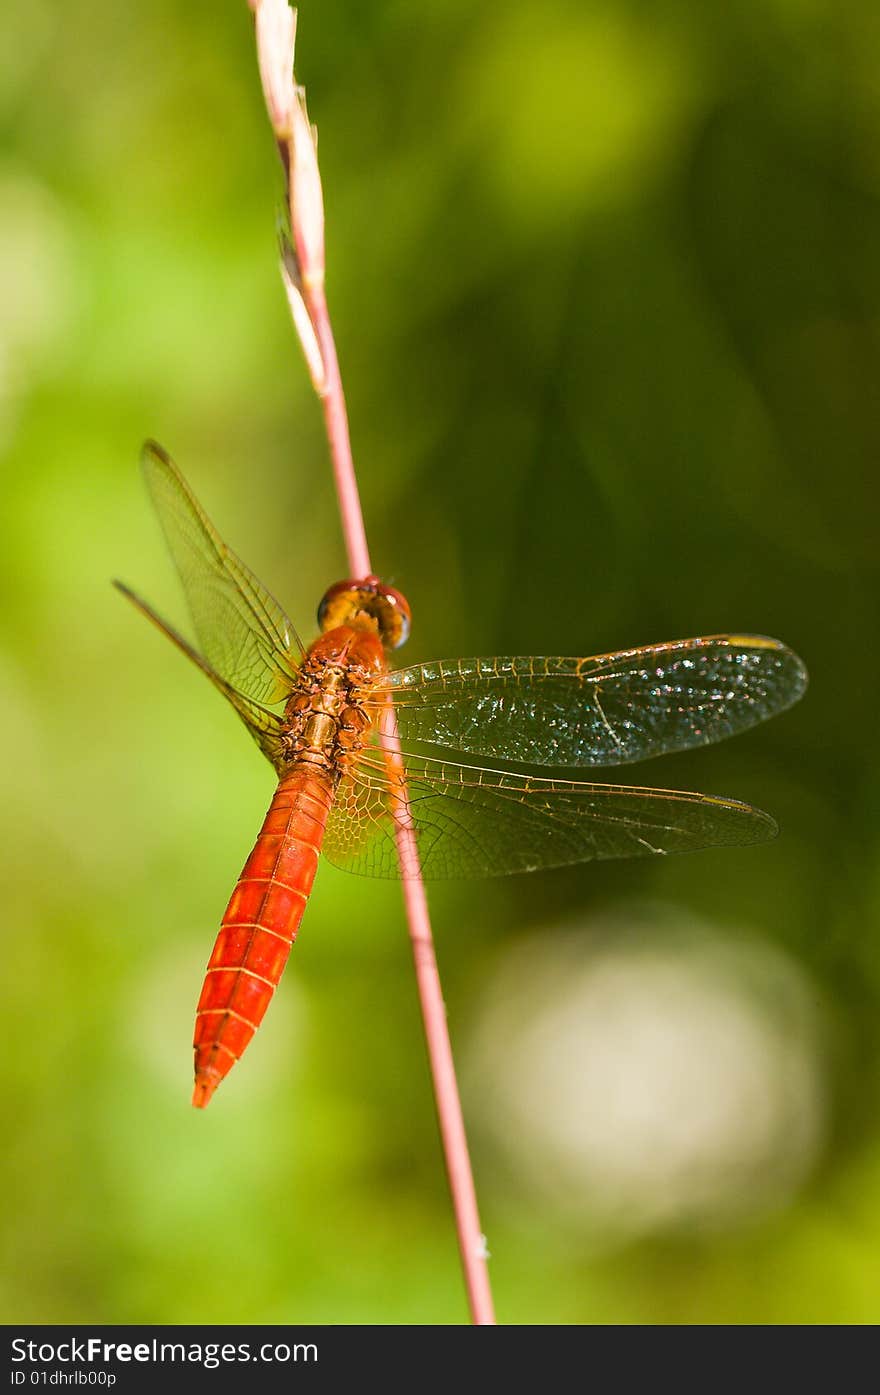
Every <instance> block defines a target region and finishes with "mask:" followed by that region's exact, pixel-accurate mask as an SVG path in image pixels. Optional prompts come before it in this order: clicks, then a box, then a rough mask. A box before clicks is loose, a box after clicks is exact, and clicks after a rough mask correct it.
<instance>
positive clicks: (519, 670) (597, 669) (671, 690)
mask: <svg viewBox="0 0 880 1395" xmlns="http://www.w3.org/2000/svg"><path fill="white" fill-rule="evenodd" d="M389 683H390V695H391V697H392V698H393V700H394V707H395V711H396V713H397V721H398V726H399V729H400V734H401V737H402V739H403V740H404V741H405V742H407V743H410V742H428V743H429V744H433V745H438V746H450V747H454V748H455V749H456V750H458V751H463V752H466V753H467V754H469V755H478V756H490V757H494V758H496V759H500V760H511V761H525V762H527V763H528V764H531V765H556V766H592V765H623V764H626V763H627V762H629V761H637V760H644V759H646V757H648V756H658V755H662V754H663V753H665V752H670V751H682V750H685V749H686V748H688V747H691V746H702V745H707V744H708V743H710V742H713V741H722V740H723V739H724V738H725V737H728V736H733V735H734V734H735V733H736V732H740V731H745V730H746V729H747V728H748V727H751V726H754V725H755V724H756V723H757V722H763V721H765V720H766V718H768V717H772V716H773V715H774V714H775V713H777V712H782V711H784V709H785V708H786V707H790V706H791V704H792V703H794V702H796V701H797V699H798V698H799V697H800V696H801V694H802V693H803V691H804V689H805V687H806V684H807V674H806V670H805V668H804V666H803V664H802V662H801V660H800V659H799V658H798V657H797V655H796V654H793V653H792V651H791V650H790V649H787V648H786V647H785V645H783V644H780V643H779V642H778V640H775V639H765V638H763V637H762V636H759V635H714V636H712V637H710V638H706V639H682V640H674V641H671V642H670V643H667V644H656V645H651V646H649V647H647V648H644V649H627V650H623V651H621V652H620V653H617V654H603V655H600V656H598V657H596V658H591V659H566V658H561V659H559V658H496V659H460V660H457V661H450V662H446V663H443V662H441V663H430V664H417V665H415V666H414V667H412V668H403V669H397V670H395V671H394V672H393V673H391V674H390V675H389Z"/></svg>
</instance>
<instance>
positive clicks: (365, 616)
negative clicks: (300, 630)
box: [318, 577, 411, 649]
mask: <svg viewBox="0 0 880 1395" xmlns="http://www.w3.org/2000/svg"><path fill="white" fill-rule="evenodd" d="M410 619H411V616H410V609H409V603H408V601H407V599H406V597H405V596H403V595H401V593H400V591H395V590H394V588H393V587H392V586H383V584H382V582H381V581H379V580H378V579H377V578H376V577H368V578H367V580H366V581H338V582H337V583H336V585H335V586H331V587H330V590H329V591H328V592H327V594H326V596H325V597H324V599H323V600H322V602H321V604H320V605H319V606H318V624H319V626H320V627H321V629H322V631H324V633H326V632H327V631H328V630H335V629H336V628H337V627H338V626H339V625H352V626H353V627H354V628H355V629H372V630H375V631H376V633H377V634H378V636H379V638H380V640H381V641H382V644H383V646H384V648H386V649H399V648H400V646H401V645H402V644H405V643H406V641H407V639H408V638H409V627H410Z"/></svg>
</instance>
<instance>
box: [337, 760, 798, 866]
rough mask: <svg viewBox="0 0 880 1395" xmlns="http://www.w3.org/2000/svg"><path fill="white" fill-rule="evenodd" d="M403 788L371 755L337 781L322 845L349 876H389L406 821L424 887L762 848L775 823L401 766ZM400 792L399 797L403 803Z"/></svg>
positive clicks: (590, 789)
mask: <svg viewBox="0 0 880 1395" xmlns="http://www.w3.org/2000/svg"><path fill="white" fill-rule="evenodd" d="M403 761H404V769H405V772H406V782H405V785H402V784H401V783H400V781H399V780H397V779H395V778H394V777H393V775H391V776H389V773H388V770H387V767H386V765H385V763H384V760H383V758H382V757H381V755H378V754H377V755H373V754H372V753H371V754H369V755H365V756H364V757H363V758H362V759H361V761H360V763H359V765H357V766H356V767H355V768H354V769H353V770H352V771H351V772H347V773H346V774H345V776H344V777H343V779H342V780H341V781H340V784H339V787H338V790H337V793H336V798H335V801H334V805H333V808H332V809H331V812H330V818H329V821H328V824H327V833H326V836H325V842H324V852H325V854H326V856H327V858H328V860H329V861H330V862H333V863H335V864H336V865H337V866H339V867H343V868H345V869H346V870H348V871H353V872H362V873H365V874H367V875H370V876H375V877H397V876H400V870H399V866H398V859H397V846H396V839H395V827H396V820H398V819H403V820H407V819H409V820H411V823H412V826H413V828H414V830H415V836H416V844H417V848H418V855H419V861H420V864H421V869H422V873H423V875H424V876H425V877H427V878H443V877H485V876H494V875H496V874H501V873H507V872H531V871H536V870H538V869H540V868H544V867H560V866H564V865H566V864H567V863H574V862H589V861H593V860H600V859H605V858H617V857H649V856H652V855H656V854H662V853H673V852H692V851H696V850H697V849H698V848H707V847H718V846H723V845H741V844H746V843H760V842H765V841H767V840H768V839H770V838H773V837H775V835H776V832H777V829H776V824H775V823H774V822H773V820H772V819H771V818H770V817H769V815H768V814H764V813H762V812H761V810H760V809H753V808H751V807H750V806H749V805H747V804H739V803H737V802H736V801H734V800H728V799H713V798H710V797H709V796H708V795H702V794H688V793H679V792H677V791H674V790H653V789H639V788H635V787H632V786H624V785H597V784H586V783H582V782H579V781H573V780H548V779H541V778H533V777H532V776H529V775H518V774H506V773H503V772H501V771H495V770H480V769H476V768H474V767H472V766H466V765H456V764H453V763H451V762H448V761H435V760H426V759H421V758H416V757H412V756H405V757H404V758H403ZM404 790H405V793H404Z"/></svg>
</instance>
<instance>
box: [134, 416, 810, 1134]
mask: <svg viewBox="0 0 880 1395" xmlns="http://www.w3.org/2000/svg"><path fill="white" fill-rule="evenodd" d="M143 467H144V473H145V476H146V481H147V485H148V487H149V490H150V494H151V496H152V499H153V503H154V505H155V507H156V510H157V512H158V514H159V519H160V521H161V524H162V527H163V530H164V533H165V537H166V540H167V542H168V546H169V548H170V551H171V555H172V558H173V559H174V562H175V565H176V567H177V570H178V572H179V574H180V578H181V581H182V583H183V588H184V591H185V593H186V598H187V601H188V603H189V610H190V614H191V617H192V622H193V625H194V627H195V632H196V636H197V639H198V643H199V646H200V648H199V649H195V648H194V647H193V646H192V645H191V644H190V643H188V641H187V640H185V639H184V638H183V637H182V636H181V635H180V634H178V633H177V631H176V630H174V629H172V628H171V626H170V625H168V624H166V622H165V621H164V620H162V619H161V618H160V616H158V615H157V614H156V612H155V611H154V610H152V609H151V607H150V606H149V605H147V603H146V602H145V601H143V600H141V599H140V598H139V597H138V596H136V595H135V594H134V593H133V592H132V591H130V590H129V588H128V587H127V586H124V585H122V583H120V582H116V583H115V584H116V585H117V586H118V587H119V589H120V590H121V591H122V592H123V593H124V594H125V595H126V596H128V597H129V599H130V600H132V601H133V602H134V604H135V605H136V606H137V607H138V609H139V610H141V611H142V612H143V613H144V614H145V615H146V616H147V617H148V618H149V619H150V620H152V621H153V622H154V623H155V624H156V625H158V627H159V628H160V629H161V630H163V631H164V633H165V634H167V635H168V637H169V638H170V639H172V640H173V641H174V643H175V644H176V645H177V647H178V648H179V649H182V650H183V652H184V653H185V654H186V655H188V657H189V658H190V659H192V661H193V663H195V664H197V665H198V667H199V668H200V669H201V670H202V672H203V673H205V674H207V676H208V678H210V680H211V682H212V683H213V684H214V685H215V687H217V688H219V689H220V691H221V692H222V693H223V694H224V696H225V697H226V698H228V700H229V701H230V702H231V703H232V706H233V707H234V708H235V710H236V712H237V713H238V715H239V716H240V717H241V718H242V720H243V721H244V723H245V725H246V726H247V728H248V730H249V731H250V733H251V735H252V736H253V738H254V740H255V741H256V743H257V745H258V746H259V747H260V749H261V751H262V752H263V754H264V755H265V756H267V757H268V759H269V761H270V762H271V763H272V765H273V766H274V768H275V770H276V772H277V774H278V777H279V778H278V788H277V790H276V792H275V796H274V798H273V800H272V803H271V805H270V806H269V812H268V814H267V815H266V818H265V821H264V823H263V827H262V828H261V830H260V833H259V835H258V837H257V842H256V845H255V847H254V849H253V852H252V853H251V855H250V857H249V858H248V860H247V862H246V863H245V865H244V870H243V871H242V873H241V876H240V877H239V879H238V883H237V885H236V887H235V890H234V891H233V893H232V897H231V899H230V902H229V905H228V906H227V908H226V913H225V915H224V916H223V920H222V923H221V926H220V932H219V934H218V936H217V940H216V943H215V945H214V952H213V954H212V955H211V958H210V960H209V962H208V969H207V974H206V976H205V982H204V987H203V989H202V994H201V997H200V998H199V1003H198V1008H197V1012H196V1027H195V1042H194V1045H195V1090H194V1093H193V1104H194V1105H196V1106H198V1107H204V1106H205V1105H206V1104H207V1103H208V1101H209V1100H210V1098H211V1095H212V1094H213V1092H214V1090H215V1089H216V1087H217V1085H218V1084H219V1083H220V1081H221V1080H222V1079H223V1077H224V1076H225V1075H226V1074H227V1073H228V1071H229V1070H230V1069H231V1068H232V1066H233V1065H234V1064H235V1062H236V1061H237V1060H238V1059H239V1057H240V1056H241V1054H242V1052H243V1051H244V1049H245V1047H246V1046H247V1044H248V1042H249V1041H250V1039H251V1037H252V1036H253V1034H254V1032H255V1031H256V1029H257V1027H258V1025H259V1023H260V1022H261V1020H262V1018H263V1015H264V1013H265V1011H266V1008H267V1007H268V1005H269V1002H270V1000H271V998H272V994H273V993H274V991H275V987H276V985H277V983H278V981H279V979H280V977H281V972H282V970H283V968H284V965H285V963H286V962H287V957H288V954H289V953H290V949H291V946H292V944H293V941H294V939H295V938H296V933H297V930H298V929H299V924H300V921H301V920H302V916H303V912H304V910H305V907H306V903H307V901H308V897H309V893H310V891H311V888H312V883H313V881H314V877H315V871H316V868H317V865H318V857H319V854H320V853H321V852H322V851H323V853H324V855H325V856H326V857H327V858H328V860H329V861H330V862H332V863H334V864H335V865H336V866H339V867H344V868H346V869H348V870H349V871H353V872H363V873H368V874H369V875H371V876H378V877H395V876H400V875H401V873H400V870H399V862H398V854H397V843H396V836H395V835H396V832H397V830H398V827H399V824H400V821H401V820H402V819H403V820H405V821H406V822H407V825H408V827H409V828H411V829H412V830H413V833H414V836H415V840H416V841H415V847H416V850H417V855H418V862H419V864H420V867H421V872H422V874H423V875H424V876H425V877H429V878H430V877H460V876H477V877H479V876H489V875H494V874H497V873H505V872H525V871H533V870H535V869H537V868H544V867H558V866H562V865H564V864H566V863H573V862H584V861H588V860H590V859H593V858H612V857H646V856H652V855H656V854H660V853H671V852H689V851H692V850H694V849H697V848H705V847H714V846H718V845H722V844H733V845H739V844H745V843H759V842H763V841H764V840H766V839H768V838H772V837H773V836H774V835H775V833H776V831H777V830H776V825H775V823H774V822H773V820H772V819H771V818H770V817H769V815H767V814H765V813H762V812H761V810H759V809H754V808H751V807H750V806H749V805H747V804H740V803H738V802H736V801H734V800H729V799H715V798H711V797H710V796H708V795H702V794H692V793H682V792H676V791H671V790H655V789H640V788H636V787H633V786H622V785H611V784H587V783H584V782H581V781H574V780H568V779H560V778H557V777H556V776H555V775H554V776H552V777H549V778H547V777H541V776H535V775H526V774H519V773H516V772H515V771H503V770H492V769H485V768H483V767H482V766H475V765H468V764H462V763H459V762H458V761H454V760H446V759H445V758H442V759H438V758H437V756H432V755H430V754H424V755H421V754H414V753H412V752H411V751H410V750H409V749H408V748H409V746H410V745H415V746H416V747H419V746H421V745H427V746H428V747H429V748H431V747H444V748H445V747H452V748H454V750H455V751H457V752H459V753H461V754H463V755H465V756H476V757H479V758H483V757H489V758H490V759H492V760H501V761H505V762H508V761H509V762H514V763H515V762H519V761H521V762H524V763H527V764H529V765H533V766H534V765H537V766H556V767H566V766H568V767H572V766H573V767H589V766H606V765H623V764H626V763H627V762H630V761H639V760H644V759H645V758H646V757H648V756H657V755H662V754H663V753H664V752H668V751H681V750H685V749H687V748H689V747H693V746H702V745H706V744H708V743H710V742H713V741H720V740H722V739H723V738H725V737H728V736H732V735H734V733H736V732H740V731H745V730H746V729H747V728H749V727H752V726H754V725H755V724H756V723H757V722H761V721H764V720H765V718H767V717H771V716H773V715H774V713H777V712H781V711H783V710H784V709H785V708H787V707H789V706H790V705H791V704H792V703H794V702H796V701H797V699H798V698H799V697H800V696H801V694H802V693H803V691H804V688H805V686H806V681H807V676H806V672H805V669H804V666H803V664H802V663H801V661H800V659H799V658H798V657H797V655H795V654H793V653H792V652H791V650H790V649H787V648H786V647H785V646H784V645H782V644H780V643H779V642H778V641H777V640H775V639H765V638H763V637H762V636H756V635H713V636H710V637H709V638H702V639H684V640H674V641H671V642H669V643H666V644H655V645H648V646H646V647H645V648H641V649H627V650H623V651H622V652H620V653H616V654H602V655H599V656H598V657H595V658H587V659H583V658H534V657H533V658H493V659H453V660H449V661H441V662H436V663H423V664H416V665H414V666H413V667H411V668H399V669H394V670H389V668H388V662H387V656H388V653H389V652H390V651H391V650H392V649H396V648H397V647H398V646H399V645H401V644H402V643H403V642H404V640H405V639H406V638H407V634H408V632H409V625H410V612H409V607H408V605H407V603H406V601H405V599H404V597H403V596H402V595H401V594H400V593H399V592H398V591H395V590H393V589H392V588H391V587H389V586H384V585H383V584H382V583H381V582H380V581H379V580H378V579H377V578H375V577H368V578H367V579H366V580H364V581H342V582H339V583H338V584H337V585H335V586H333V587H331V588H330V590H329V591H328V592H327V594H326V596H325V597H324V599H323V600H322V602H321V605H320V607H319V609H318V624H319V626H320V629H321V631H322V633H321V635H320V636H319V638H318V639H316V640H315V641H314V643H313V644H311V645H310V646H309V647H308V648H306V647H305V646H304V645H303V644H302V642H301V640H300V639H299V636H298V635H297V633H296V631H295V629H294V628H293V626H292V624H291V623H290V621H289V620H288V618H287V616H286V615H285V613H284V611H283V610H282V608H281V606H280V605H278V603H277V601H275V600H274V599H273V597H272V596H271V595H270V594H269V592H268V591H267V590H266V588H265V587H264V586H263V585H261V583H260V582H259V581H258V580H257V578H256V577H255V576H254V575H253V573H252V572H250V571H249V570H248V568H247V567H246V566H245V565H244V563H243V562H242V561H240V559H239V558H238V557H237V556H236V555H235V553H234V552H233V551H232V550H231V549H230V548H229V547H227V546H226V544H225V543H224V542H223V541H222V539H221V538H220V536H219V534H218V533H217V532H216V530H215V529H214V527H213V525H212V524H211V522H210V521H209V519H208V518H207V517H206V515H205V513H204V512H203V510H202V509H201V507H200V506H199V504H198V502H197V501H196V499H195V498H194V497H193V494H192V492H191V491H190V489H189V488H188V486H187V484H186V482H185V481H184V479H183V477H182V476H181V474H180V472H179V471H178V470H177V468H176V466H175V465H174V464H173V462H172V461H171V460H170V459H169V457H168V455H166V453H165V452H164V451H163V450H162V449H161V447H160V446H158V445H155V444H154V443H152V442H150V443H148V444H147V445H146V446H145V448H144V454H143ZM392 701H393V707H394V713H395V715H396V722H397V728H398V731H399V734H400V740H401V742H402V746H403V752H402V754H400V755H398V756H396V757H394V758H393V759H391V758H389V755H388V754H387V752H386V750H385V749H383V746H382V745H381V744H380V742H381V732H382V730H384V729H386V728H385V727H383V723H384V722H386V721H387V717H388V712H389V705H390V703H391V702H392Z"/></svg>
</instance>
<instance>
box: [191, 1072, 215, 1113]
mask: <svg viewBox="0 0 880 1395" xmlns="http://www.w3.org/2000/svg"><path fill="white" fill-rule="evenodd" d="M218 1084H219V1081H217V1080H204V1079H202V1080H196V1083H195V1086H194V1088H193V1095H192V1102H193V1108H194V1109H205V1108H206V1107H207V1105H208V1104H210V1102H211V1096H212V1095H213V1093H214V1091H215V1090H216V1088H217V1085H218Z"/></svg>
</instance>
